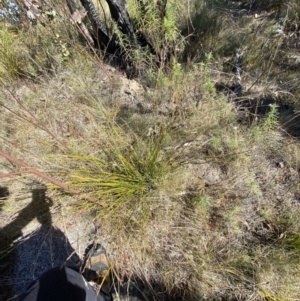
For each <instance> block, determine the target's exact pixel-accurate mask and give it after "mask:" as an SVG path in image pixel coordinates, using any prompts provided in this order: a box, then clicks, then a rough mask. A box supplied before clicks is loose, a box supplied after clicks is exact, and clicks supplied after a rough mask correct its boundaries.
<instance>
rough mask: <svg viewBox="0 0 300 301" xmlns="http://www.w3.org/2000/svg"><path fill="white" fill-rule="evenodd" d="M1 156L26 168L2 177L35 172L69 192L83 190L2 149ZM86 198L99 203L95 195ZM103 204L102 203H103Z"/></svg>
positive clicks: (75, 192) (76, 192)
mask: <svg viewBox="0 0 300 301" xmlns="http://www.w3.org/2000/svg"><path fill="white" fill-rule="evenodd" d="M0 156H2V157H4V158H5V159H7V160H9V161H10V162H12V163H14V164H16V165H18V166H21V167H24V168H25V170H24V171H20V172H15V173H9V174H5V175H0V178H1V177H5V176H9V175H17V174H22V173H26V172H28V173H31V174H35V175H37V176H39V177H41V178H43V179H45V180H47V181H49V182H50V183H52V184H54V185H57V186H58V187H61V188H62V189H64V190H65V191H67V192H70V193H73V194H80V193H81V192H80V191H78V190H75V189H73V188H71V187H69V186H68V185H66V184H64V183H62V182H60V181H58V180H56V179H54V178H52V177H50V176H48V175H47V174H45V173H43V172H41V171H38V170H36V169H34V168H33V167H30V166H29V165H27V164H26V163H25V162H23V161H21V160H19V159H17V158H15V157H13V156H11V155H9V154H7V153H5V152H4V151H1V150H0ZM85 198H86V199H87V200H88V201H90V202H93V203H98V201H97V200H96V199H95V198H93V197H90V196H85ZM101 205H102V204H101ZM102 206H103V205H102Z"/></svg>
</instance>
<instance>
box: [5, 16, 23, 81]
mask: <svg viewBox="0 0 300 301" xmlns="http://www.w3.org/2000/svg"><path fill="white" fill-rule="evenodd" d="M22 37H23V33H22V32H19V33H18V34H16V33H15V32H13V30H12V28H10V27H9V26H6V25H5V24H4V23H1V22H0V75H1V77H2V76H4V75H5V76H6V77H9V78H10V77H11V78H16V77H18V76H24V75H25V74H26V73H27V70H26V63H25V61H24V60H25V59H24V57H25V55H26V49H23V51H25V53H24V52H23V55H22V52H21V51H20V49H21V48H22Z"/></svg>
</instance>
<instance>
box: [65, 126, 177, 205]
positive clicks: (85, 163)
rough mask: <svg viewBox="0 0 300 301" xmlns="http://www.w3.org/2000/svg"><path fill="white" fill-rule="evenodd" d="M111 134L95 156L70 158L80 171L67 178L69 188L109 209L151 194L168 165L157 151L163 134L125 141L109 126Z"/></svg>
mask: <svg viewBox="0 0 300 301" xmlns="http://www.w3.org/2000/svg"><path fill="white" fill-rule="evenodd" d="M111 131H112V132H111V133H110V136H107V144H106V146H105V148H103V149H102V150H101V151H99V153H98V154H97V156H78V155H77V156H71V157H70V158H72V159H73V160H75V162H77V165H78V166H81V167H80V168H76V169H75V170H74V171H73V172H72V173H70V174H69V178H70V182H69V184H70V186H71V187H78V188H84V190H85V191H87V192H90V193H91V194H92V195H93V196H97V197H100V199H101V197H104V199H105V200H106V201H108V202H109V206H111V208H112V207H114V205H115V204H116V203H123V205H125V204H126V203H128V202H129V203H130V202H136V197H139V198H142V197H143V196H145V194H146V193H148V192H149V191H152V190H155V189H156V188H157V186H158V185H159V183H160V180H161V179H162V178H163V176H164V175H165V174H167V173H168V172H169V171H170V168H171V165H169V158H168V157H167V156H166V154H163V153H162V149H161V148H162V144H163V142H164V133H163V132H161V133H159V134H158V137H153V138H144V139H141V138H139V137H138V136H136V135H134V137H133V140H132V141H127V139H126V137H127V138H128V136H127V135H125V133H124V132H123V131H122V130H121V129H120V128H119V127H117V126H113V127H112V128H111ZM111 208H110V209H111Z"/></svg>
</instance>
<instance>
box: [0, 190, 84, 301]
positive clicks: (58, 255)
mask: <svg viewBox="0 0 300 301" xmlns="http://www.w3.org/2000/svg"><path fill="white" fill-rule="evenodd" d="M1 191H4V192H5V195H6V196H8V190H7V189H6V188H3V187H1V189H0V193H1ZM4 202H5V200H4ZM1 204H2V205H3V202H2V203H1ZM52 204H53V202H52V200H51V199H50V198H48V197H47V196H46V188H45V187H40V188H37V189H34V190H32V201H31V202H30V204H28V205H27V206H26V207H25V208H24V209H22V210H21V211H20V212H19V214H18V215H17V217H16V218H15V219H14V220H13V221H12V222H11V223H9V224H8V225H6V226H5V227H3V228H2V229H0V283H1V288H0V300H8V299H10V298H12V299H14V297H16V296H17V295H19V294H20V293H22V292H23V291H24V290H26V288H27V287H28V286H29V285H30V283H31V282H32V281H33V280H35V279H36V278H37V277H39V276H40V275H42V274H43V273H44V272H45V271H47V270H49V269H50V268H52V267H55V266H60V265H67V266H71V267H76V266H78V265H79V264H80V258H79V256H78V255H77V254H76V253H75V251H74V249H73V248H72V247H71V244H70V242H69V241H68V239H67V238H66V236H65V235H64V233H63V232H62V231H61V230H59V229H57V228H55V227H53V226H52V218H51V213H50V207H51V206H52ZM0 210H1V208H0ZM35 218H37V220H38V221H39V223H40V225H41V226H40V227H39V228H38V229H37V230H35V231H33V232H32V233H30V234H28V235H26V236H24V235H23V233H22V229H23V228H24V227H25V226H26V225H27V224H28V223H29V222H31V221H32V220H33V219H35Z"/></svg>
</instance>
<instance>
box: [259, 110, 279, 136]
mask: <svg viewBox="0 0 300 301" xmlns="http://www.w3.org/2000/svg"><path fill="white" fill-rule="evenodd" d="M277 108H278V106H277V105H276V104H271V105H270V112H269V113H268V114H267V116H266V117H265V118H264V120H263V129H264V130H266V131H270V130H273V129H274V128H276V127H278V125H279V122H278V110H277Z"/></svg>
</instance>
